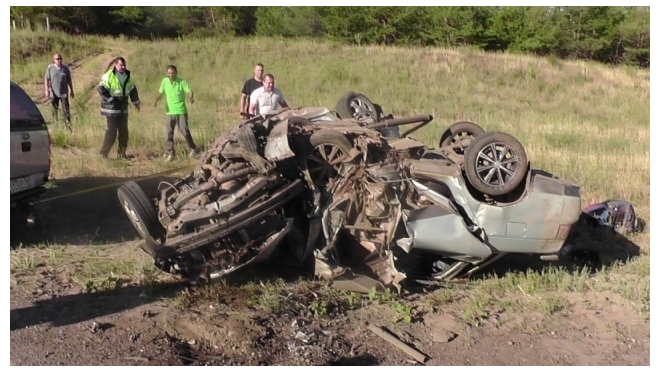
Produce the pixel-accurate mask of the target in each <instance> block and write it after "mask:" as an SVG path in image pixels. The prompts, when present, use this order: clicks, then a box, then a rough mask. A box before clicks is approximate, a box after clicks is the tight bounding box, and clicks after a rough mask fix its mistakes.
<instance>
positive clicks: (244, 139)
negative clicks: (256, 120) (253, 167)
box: [236, 126, 257, 153]
mask: <svg viewBox="0 0 660 371" xmlns="http://www.w3.org/2000/svg"><path fill="white" fill-rule="evenodd" d="M236 141H237V142H238V145H239V146H240V147H241V148H243V149H245V150H246V151H249V152H255V153H257V138H255V136H254V132H253V131H252V128H251V127H250V126H242V127H240V128H239V129H238V130H237V131H236Z"/></svg>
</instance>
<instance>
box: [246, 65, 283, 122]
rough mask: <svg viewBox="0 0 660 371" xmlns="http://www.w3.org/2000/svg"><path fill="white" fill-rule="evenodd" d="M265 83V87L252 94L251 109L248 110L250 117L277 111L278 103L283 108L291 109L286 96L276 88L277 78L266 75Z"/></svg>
mask: <svg viewBox="0 0 660 371" xmlns="http://www.w3.org/2000/svg"><path fill="white" fill-rule="evenodd" d="M263 82H264V86H262V87H260V88H259V89H256V90H255V91H253V92H252V94H250V107H249V108H248V112H249V113H250V116H256V115H263V114H266V113H268V111H271V110H275V109H277V104H278V103H279V104H280V106H282V108H288V107H289V105H288V104H287V103H286V100H284V94H282V92H281V91H280V89H278V88H276V87H275V77H274V76H273V75H271V74H270V73H269V74H266V75H265V76H264V79H263Z"/></svg>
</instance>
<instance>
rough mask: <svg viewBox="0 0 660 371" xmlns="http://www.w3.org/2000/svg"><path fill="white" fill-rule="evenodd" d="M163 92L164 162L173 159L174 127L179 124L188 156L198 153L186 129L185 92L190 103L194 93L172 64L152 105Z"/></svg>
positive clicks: (156, 103)
mask: <svg viewBox="0 0 660 371" xmlns="http://www.w3.org/2000/svg"><path fill="white" fill-rule="evenodd" d="M163 94H165V112H166V114H167V118H166V119H165V130H166V134H167V135H166V141H165V150H166V151H167V158H166V159H165V162H170V161H172V160H174V157H175V154H174V128H175V127H176V126H177V124H178V126H179V131H181V134H182V135H183V137H184V138H186V143H187V144H188V148H189V149H190V157H194V156H195V155H197V154H198V153H199V151H198V150H197V146H196V145H195V142H194V141H193V138H192V136H191V135H190V130H189V129H188V109H187V108H186V94H188V96H189V100H190V103H191V104H192V103H194V102H195V94H194V93H193V91H192V90H191V89H190V87H189V86H188V82H187V81H186V80H184V79H182V78H180V77H177V69H176V66H174V65H169V66H167V77H165V78H164V79H163V81H161V83H160V88H159V89H158V97H157V98H156V101H155V102H154V107H156V106H157V105H158V102H159V101H160V99H161V98H162V97H163Z"/></svg>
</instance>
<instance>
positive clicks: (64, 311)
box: [9, 282, 185, 331]
mask: <svg viewBox="0 0 660 371" xmlns="http://www.w3.org/2000/svg"><path fill="white" fill-rule="evenodd" d="M184 288H185V285H184V284H182V283H180V282H169V283H154V284H153V285H152V286H150V289H149V294H147V295H141V294H142V293H143V292H144V291H145V287H144V286H124V287H121V288H118V289H116V290H112V291H104V292H94V293H80V294H74V295H67V296H58V297H54V298H52V299H48V300H42V301H37V302H35V303H34V305H32V306H29V307H25V308H18V309H12V310H11V311H10V314H9V323H10V331H14V330H18V329H21V328H24V327H27V326H34V325H38V324H41V323H50V324H51V325H52V326H53V327H57V326H66V325H71V324H75V323H80V322H85V321H89V320H92V319H95V318H97V317H101V316H106V315H110V314H114V313H119V312H122V311H125V310H128V309H133V308H136V307H139V306H142V305H145V304H149V303H152V302H156V301H159V300H161V299H163V298H171V297H174V296H176V294H177V293H178V292H179V291H180V290H182V289H184Z"/></svg>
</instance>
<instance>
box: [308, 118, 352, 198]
mask: <svg viewBox="0 0 660 371" xmlns="http://www.w3.org/2000/svg"><path fill="white" fill-rule="evenodd" d="M309 142H310V143H311V145H312V147H313V149H312V152H311V153H310V154H309V155H308V156H307V169H308V170H309V174H310V176H311V177H312V181H313V182H314V184H316V186H317V187H319V188H321V189H326V186H327V184H328V182H330V181H331V180H332V179H334V178H335V177H336V176H337V174H338V171H339V167H340V166H341V163H342V161H344V160H345V159H346V158H347V157H348V156H349V153H350V152H351V149H352V148H353V146H352V145H351V142H350V141H349V140H348V139H347V138H346V137H345V136H344V135H343V134H342V133H340V132H338V131H334V130H319V131H317V132H316V133H314V134H312V135H311V136H310V137H309Z"/></svg>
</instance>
